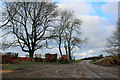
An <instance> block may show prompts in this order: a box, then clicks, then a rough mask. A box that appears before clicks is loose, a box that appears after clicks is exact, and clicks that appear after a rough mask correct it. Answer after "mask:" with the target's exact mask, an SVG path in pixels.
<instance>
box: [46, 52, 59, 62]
mask: <svg viewBox="0 0 120 80" xmlns="http://www.w3.org/2000/svg"><path fill="white" fill-rule="evenodd" d="M45 60H46V61H47V62H57V54H50V53H47V54H45Z"/></svg>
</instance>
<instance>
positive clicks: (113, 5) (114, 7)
mask: <svg viewBox="0 0 120 80" xmlns="http://www.w3.org/2000/svg"><path fill="white" fill-rule="evenodd" d="M101 10H102V11H103V12H104V14H106V16H107V15H108V16H109V17H110V18H112V19H114V20H115V21H117V19H118V2H109V3H107V4H106V5H102V6H101ZM112 21H113V20H112Z"/></svg>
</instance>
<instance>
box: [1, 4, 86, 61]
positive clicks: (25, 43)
mask: <svg viewBox="0 0 120 80" xmlns="http://www.w3.org/2000/svg"><path fill="white" fill-rule="evenodd" d="M3 4H4V11H3V16H2V17H3V19H2V20H3V25H2V26H1V27H0V28H1V29H2V30H3V31H4V34H3V35H2V37H11V36H12V37H13V38H11V39H12V40H7V42H8V43H5V39H4V38H3V43H2V48H3V49H6V48H9V47H11V46H14V47H16V46H19V47H21V49H22V51H24V52H28V53H29V57H31V58H33V55H34V53H35V51H36V50H38V49H42V48H48V47H50V46H53V45H54V42H56V43H57V45H56V46H58V47H59V52H60V55H61V56H62V50H61V48H64V49H65V51H66V55H67V56H69V59H72V57H71V51H72V50H73V48H75V47H79V48H80V46H81V43H84V42H86V40H87V39H86V38H85V39H81V38H80V37H81V36H80V35H81V32H80V25H81V21H80V19H77V18H75V16H74V14H73V12H71V11H67V10H61V9H59V8H58V7H57V6H56V3H54V2H5V3H3ZM11 41H12V42H11ZM51 41H52V42H51ZM50 42H51V43H50Z"/></svg>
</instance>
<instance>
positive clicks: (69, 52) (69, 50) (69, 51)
mask: <svg viewBox="0 0 120 80" xmlns="http://www.w3.org/2000/svg"><path fill="white" fill-rule="evenodd" d="M68 54H69V59H70V60H72V57H71V49H70V43H69V42H68Z"/></svg>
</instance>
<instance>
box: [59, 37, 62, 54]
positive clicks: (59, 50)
mask: <svg viewBox="0 0 120 80" xmlns="http://www.w3.org/2000/svg"><path fill="white" fill-rule="evenodd" d="M59 39H60V41H59V42H60V43H59V52H60V55H61V56H62V50H61V37H59Z"/></svg>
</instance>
